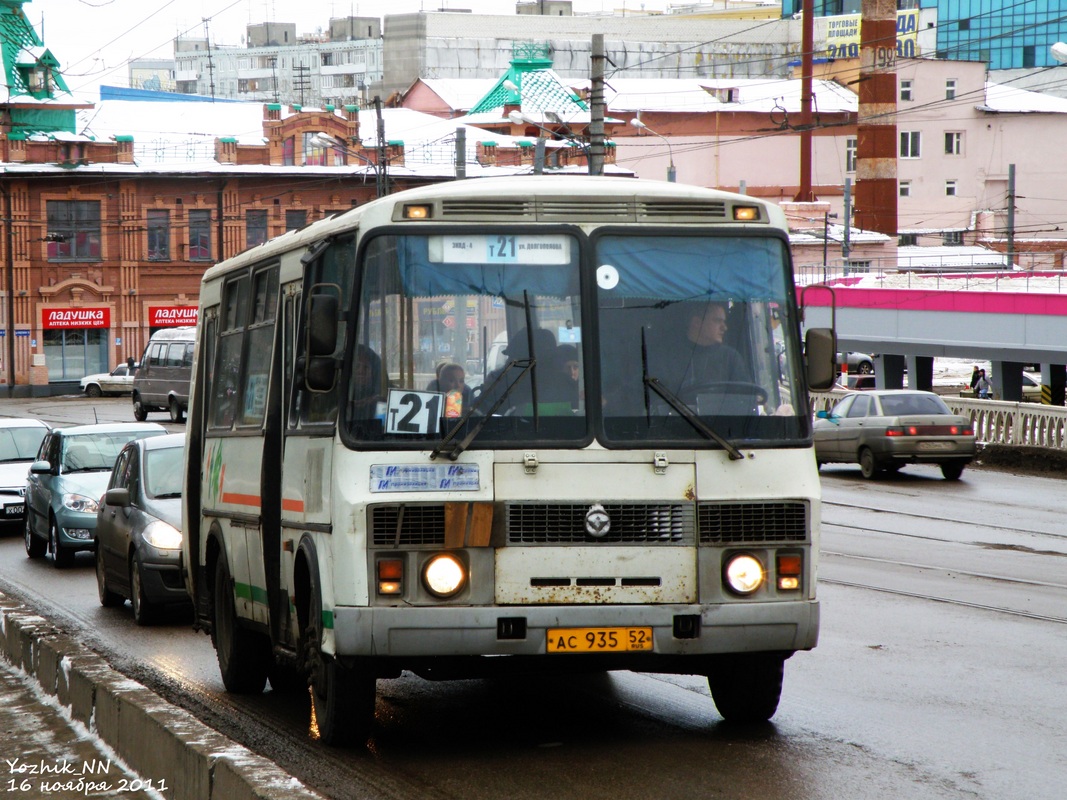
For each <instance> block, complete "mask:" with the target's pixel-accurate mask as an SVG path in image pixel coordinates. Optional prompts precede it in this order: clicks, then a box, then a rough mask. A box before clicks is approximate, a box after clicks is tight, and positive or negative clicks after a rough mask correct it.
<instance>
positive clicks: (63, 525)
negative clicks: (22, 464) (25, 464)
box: [25, 422, 167, 567]
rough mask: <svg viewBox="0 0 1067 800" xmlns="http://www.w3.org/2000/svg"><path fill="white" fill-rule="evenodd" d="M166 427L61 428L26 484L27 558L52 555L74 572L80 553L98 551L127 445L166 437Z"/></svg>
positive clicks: (43, 450)
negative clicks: (102, 520)
mask: <svg viewBox="0 0 1067 800" xmlns="http://www.w3.org/2000/svg"><path fill="white" fill-rule="evenodd" d="M166 432H167V431H166V429H165V428H164V427H163V426H162V425H157V424H156V423H154V422H144V423H140V424H136V423H134V424H129V423H123V424H112V425H75V426H72V427H70V428H57V429H55V430H53V431H51V432H49V434H48V435H47V436H45V438H44V441H43V442H41V449H40V451H39V452H38V453H37V460H36V461H34V462H33V463H32V464H30V474H29V476H28V478H27V483H26V525H25V536H26V554H27V555H28V556H29V557H30V558H40V557H41V556H43V555H44V554H45V553H46V552H50V553H51V554H52V560H53V563H54V564H55V566H57V567H65V566H69V565H70V564H72V563H73V561H74V554H75V553H76V552H78V551H79V550H92V549H93V548H94V547H95V542H96V539H95V531H96V512H97V507H98V505H99V500H100V497H101V495H103V493H104V489H106V488H107V483H108V478H109V476H110V475H111V468H112V467H114V466H115V459H116V458H118V455H119V451H121V450H122V448H123V447H124V446H125V445H126V443H127V442H129V441H131V440H133V439H137V438H140V437H142V436H162V435H164V434H165V433H166Z"/></svg>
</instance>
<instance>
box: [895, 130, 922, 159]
mask: <svg viewBox="0 0 1067 800" xmlns="http://www.w3.org/2000/svg"><path fill="white" fill-rule="evenodd" d="M920 155H922V132H921V131H901V132H900V157H901V158H919V156H920Z"/></svg>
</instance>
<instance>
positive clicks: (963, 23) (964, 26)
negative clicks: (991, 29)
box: [959, 18, 971, 31]
mask: <svg viewBox="0 0 1067 800" xmlns="http://www.w3.org/2000/svg"><path fill="white" fill-rule="evenodd" d="M959 26H960V30H961V31H969V30H970V29H971V20H970V18H967V19H961V20H960V21H959Z"/></svg>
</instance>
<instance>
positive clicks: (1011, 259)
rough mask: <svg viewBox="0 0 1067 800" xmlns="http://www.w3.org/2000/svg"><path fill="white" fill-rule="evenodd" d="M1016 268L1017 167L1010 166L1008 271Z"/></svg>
mask: <svg viewBox="0 0 1067 800" xmlns="http://www.w3.org/2000/svg"><path fill="white" fill-rule="evenodd" d="M1014 268H1015V165H1014V164H1008V269H1014Z"/></svg>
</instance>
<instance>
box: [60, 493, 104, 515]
mask: <svg viewBox="0 0 1067 800" xmlns="http://www.w3.org/2000/svg"><path fill="white" fill-rule="evenodd" d="M63 507H64V508H67V509H70V510H71V511H77V512H79V513H81V514H95V513H96V512H97V510H98V509H99V508H100V506H99V505H97V502H96V500H93V498H91V497H86V496H85V495H82V494H65V495H63Z"/></svg>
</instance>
